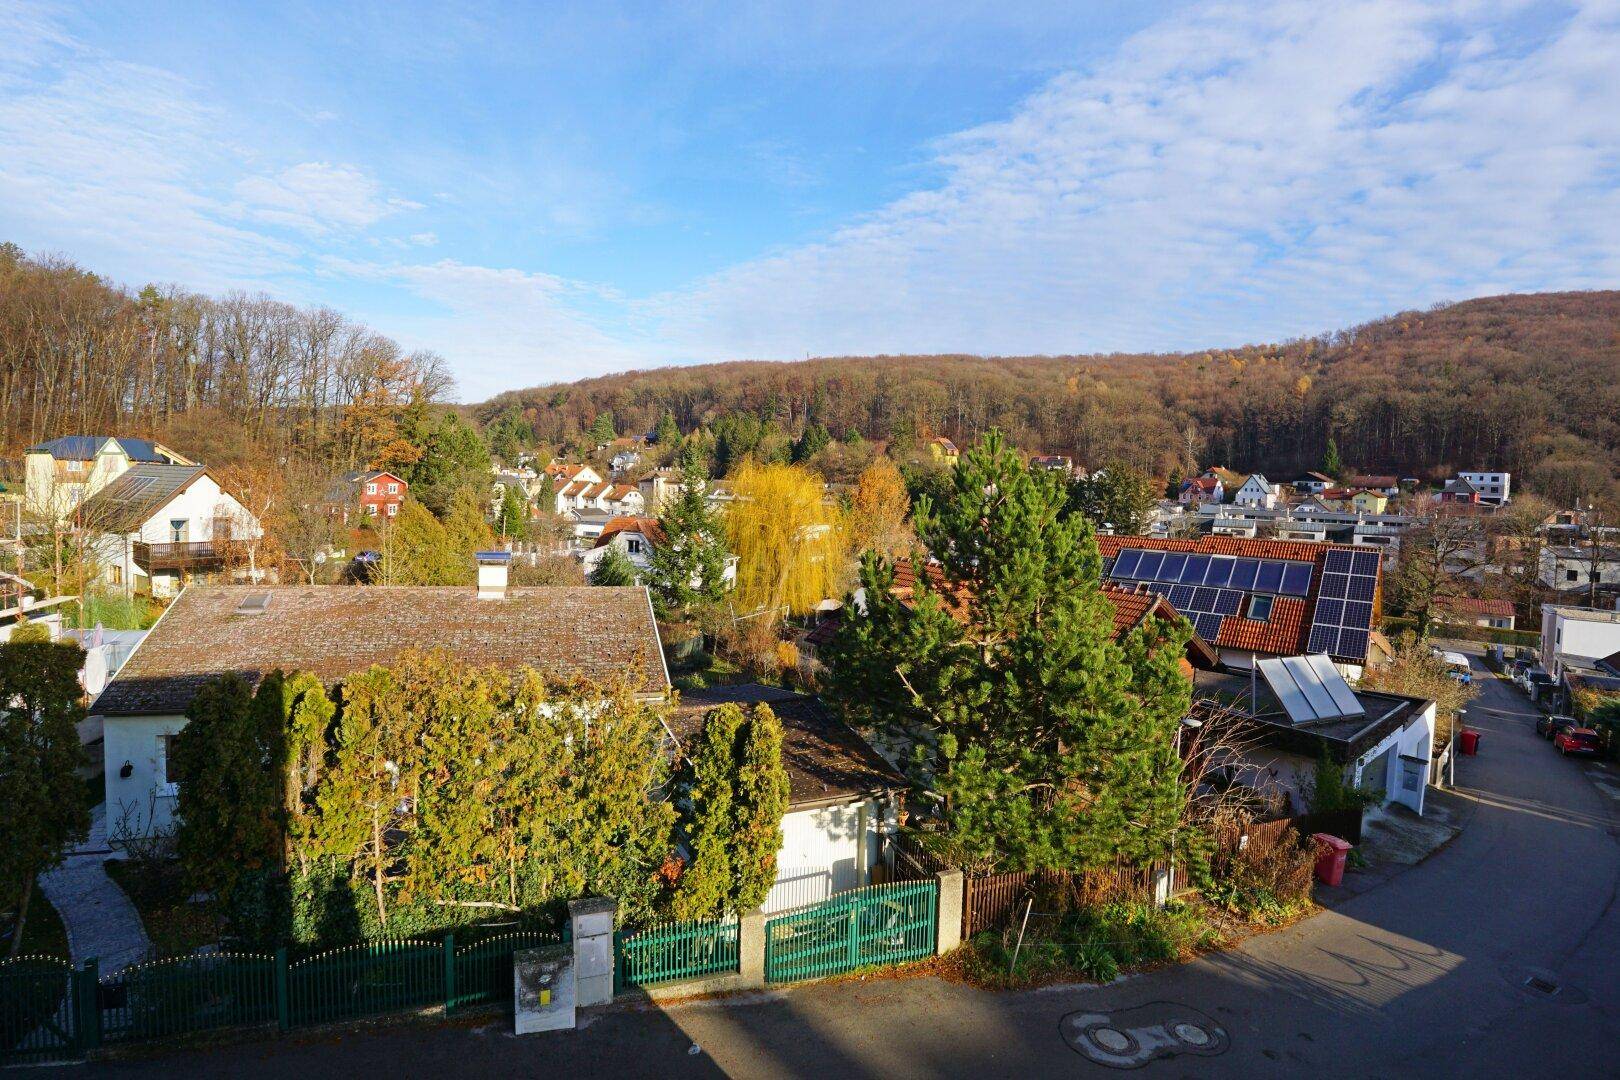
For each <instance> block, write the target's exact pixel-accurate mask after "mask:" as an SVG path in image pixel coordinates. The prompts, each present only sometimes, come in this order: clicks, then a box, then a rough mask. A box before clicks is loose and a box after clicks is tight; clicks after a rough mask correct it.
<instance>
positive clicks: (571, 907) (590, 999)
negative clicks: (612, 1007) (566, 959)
mask: <svg viewBox="0 0 1620 1080" xmlns="http://www.w3.org/2000/svg"><path fill="white" fill-rule="evenodd" d="M618 910H619V905H618V902H617V901H614V900H610V899H607V898H606V897H588V898H586V899H584V900H570V901H569V902H568V923H569V927H570V929H571V930H572V932H573V938H574V1004H575V1005H601V1004H603V1003H605V1002H609V1001H612V1000H613V924H614V920H615V917H616V916H617V915H618Z"/></svg>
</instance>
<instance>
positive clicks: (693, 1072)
mask: <svg viewBox="0 0 1620 1080" xmlns="http://www.w3.org/2000/svg"><path fill="white" fill-rule="evenodd" d="M1480 673H1481V677H1482V680H1483V682H1484V691H1483V694H1482V696H1481V698H1480V699H1479V700H1478V701H1477V702H1476V703H1475V704H1474V706H1473V707H1472V716H1471V722H1472V724H1473V725H1474V726H1475V727H1477V728H1479V729H1480V730H1481V731H1482V732H1483V746H1482V752H1481V756H1479V757H1475V758H1464V759H1462V761H1461V762H1460V764H1459V767H1458V770H1457V776H1458V782H1459V784H1460V785H1461V786H1462V787H1463V788H1464V791H1465V793H1466V794H1468V795H1470V796H1471V797H1473V798H1474V799H1475V800H1476V808H1475V810H1474V811H1473V813H1472V816H1471V818H1470V820H1469V823H1468V826H1467V828H1466V829H1465V830H1464V832H1463V834H1462V836H1461V837H1460V838H1458V839H1457V840H1456V841H1455V842H1454V843H1452V844H1451V845H1450V846H1448V847H1446V848H1445V849H1443V850H1442V851H1440V852H1439V853H1437V854H1436V855H1434V856H1433V857H1432V858H1431V859H1429V860H1428V861H1427V862H1425V863H1423V864H1422V865H1420V866H1418V867H1416V868H1415V869H1413V870H1410V871H1408V872H1406V873H1405V874H1402V875H1401V876H1399V877H1396V878H1394V879H1393V880H1392V881H1390V882H1389V883H1388V884H1386V885H1384V886H1383V887H1381V888H1378V889H1376V890H1373V891H1371V892H1368V893H1364V894H1362V895H1360V896H1357V897H1354V898H1351V899H1349V900H1347V901H1346V902H1345V903H1344V904H1342V905H1341V906H1339V907H1337V908H1335V909H1334V910H1332V911H1329V912H1326V913H1324V914H1322V915H1319V916H1317V917H1315V918H1313V919H1310V920H1308V921H1307V922H1304V923H1301V924H1299V925H1298V926H1295V927H1293V928H1291V929H1289V930H1287V931H1284V932H1281V933H1277V934H1273V935H1270V936H1267V937H1263V938H1257V939H1254V940H1252V941H1250V942H1249V943H1247V944H1246V945H1245V946H1244V947H1243V948H1241V949H1238V950H1235V951H1233V952H1231V953H1226V954H1222V955H1219V956H1213V957H1208V958H1205V959H1203V960H1201V961H1199V962H1197V963H1195V964H1190V965H1187V966H1184V967H1177V968H1171V969H1165V970H1163V971H1160V972H1157V973H1154V974H1152V975H1148V976H1145V977H1140V978H1136V979H1132V980H1128V981H1126V982H1123V983H1117V984H1114V985H1112V986H1108V987H1100V988H1099V987H1080V988H1063V989H1054V990H1047V991H1039V992H1031V993H1024V994H989V993H983V992H980V991H975V990H971V989H967V988H964V987H960V986H954V985H949V984H946V983H942V982H939V981H937V980H931V979H928V980H907V981H873V982H867V983H862V984H858V985H853V986H852V985H849V984H845V985H841V986H837V987H820V988H816V987H810V988H805V989H802V990H799V991H794V992H788V993H777V994H764V995H760V996H759V997H758V998H756V999H753V1000H752V1001H751V1002H749V1003H738V1002H736V1001H732V1002H727V1003H723V1004H721V1003H702V1004H691V1005H685V1006H671V1007H669V1008H667V1009H665V1010H662V1011H648V1012H641V1013H636V1012H614V1013H609V1014H607V1015H603V1016H600V1017H598V1018H597V1019H596V1020H595V1022H594V1023H592V1024H591V1025H590V1026H589V1027H587V1028H586V1029H584V1030H583V1031H580V1032H574V1033H568V1034H563V1035H555V1036H549V1035H548V1036H531V1037H529V1038H527V1039H523V1040H519V1039H516V1038H513V1037H511V1036H508V1035H506V1034H505V1033H504V1031H503V1030H502V1028H504V1026H505V1025H500V1026H491V1027H485V1028H459V1029H449V1030H446V1029H442V1028H420V1029H397V1028H396V1029H392V1030H387V1031H377V1032H370V1033H363V1034H348V1035H344V1036H341V1037H327V1038H320V1039H312V1040H310V1041H307V1042H271V1043H263V1044H255V1045H252V1046H248V1047H243V1046H233V1047H228V1048H220V1049H215V1050H209V1051H200V1052H193V1053H190V1054H185V1055H178V1056H169V1057H166V1058H163V1059H160V1060H155V1061H153V1062H150V1063H129V1064H122V1065H110V1066H103V1067H102V1068H103V1070H104V1071H114V1072H123V1073H130V1074H151V1075H158V1074H162V1075H199V1076H203V1075H207V1076H214V1075H217V1076H227V1075H229V1076H236V1077H259V1076H263V1077H270V1076H286V1075H295V1076H299V1077H324V1076H334V1077H336V1076H344V1077H348V1076H354V1075H375V1074H377V1073H379V1072H382V1073H385V1074H387V1075H390V1076H419V1075H434V1076H440V1075H457V1076H475V1075H476V1076H485V1075H501V1076H528V1075H532V1076H661V1077H687V1076H691V1077H715V1076H793V1077H814V1078H817V1080H825V1078H829V1077H843V1076H883V1077H909V1076H960V1077H985V1076H1024V1077H1044V1076H1091V1075H1119V1074H1118V1073H1117V1072H1116V1071H1115V1070H1113V1069H1109V1068H1106V1067H1104V1066H1101V1065H1098V1064H1095V1063H1094V1062H1093V1061H1091V1060H1090V1059H1088V1058H1085V1057H1082V1056H1080V1055H1079V1054H1078V1053H1076V1052H1075V1051H1074V1050H1072V1049H1070V1048H1069V1047H1068V1045H1067V1044H1066V1043H1065V1042H1064V1040H1063V1038H1062V1035H1061V1033H1060V1026H1061V1023H1062V1021H1063V1018H1064V1017H1065V1016H1067V1015H1070V1014H1073V1013H1076V1012H1079V1011H1087V1012H1096V1013H1102V1014H1108V1015H1111V1016H1117V1015H1118V1014H1119V1012H1120V1011H1122V1010H1128V1009H1134V1008H1139V1007H1144V1006H1146V1007H1150V1008H1151V1007H1152V1005H1151V1003H1156V1002H1170V1003H1176V1004H1178V1005H1180V1006H1192V1007H1195V1008H1197V1009H1198V1010H1200V1011H1202V1012H1203V1013H1204V1014H1206V1015H1207V1016H1209V1017H1210V1018H1212V1019H1213V1020H1214V1021H1215V1022H1216V1023H1218V1024H1219V1025H1220V1026H1222V1027H1223V1028H1224V1029H1225V1032H1226V1033H1227V1037H1228V1040H1229V1047H1228V1048H1227V1049H1225V1051H1224V1052H1223V1053H1221V1054H1220V1055H1219V1056H1215V1057H1190V1056H1182V1057H1177V1058H1174V1059H1170V1060H1159V1061H1154V1062H1152V1063H1150V1064H1148V1065H1146V1066H1144V1067H1143V1068H1142V1069H1141V1070H1140V1072H1139V1073H1138V1074H1137V1075H1142V1076H1148V1077H1152V1076H1184V1075H1198V1076H1233V1077H1257V1076H1312V1077H1337V1076H1346V1077H1383V1076H1390V1077H1393V1076H1410V1075H1418V1076H1474V1077H1478V1076H1513V1077H1544V1076H1545V1077H1559V1078H1561V1080H1572V1078H1576V1077H1588V1076H1611V1077H1612V1076H1617V1075H1620V914H1617V910H1616V908H1617V905H1616V903H1615V896H1616V888H1617V885H1620V843H1617V841H1616V830H1615V824H1616V822H1617V820H1620V815H1617V814H1616V808H1615V805H1614V804H1612V803H1611V801H1610V799H1609V797H1608V796H1607V795H1606V794H1605V793H1604V791H1603V790H1601V789H1600V788H1599V787H1598V786H1597V785H1595V784H1594V783H1593V781H1592V777H1591V775H1590V774H1591V773H1592V772H1593V771H1594V769H1595V767H1594V766H1589V765H1584V764H1582V763H1579V762H1576V761H1570V760H1565V759H1563V758H1560V757H1559V756H1558V755H1557V754H1555V753H1554V752H1553V751H1552V750H1551V749H1550V748H1549V747H1548V745H1547V744H1546V743H1545V742H1543V741H1541V740H1539V739H1537V738H1536V737H1535V734H1534V731H1533V729H1532V723H1533V720H1534V714H1533V713H1532V712H1530V710H1529V709H1528V707H1527V706H1526V705H1525V702H1524V699H1523V698H1522V697H1521V696H1519V695H1518V694H1517V692H1516V691H1514V690H1512V689H1510V688H1509V687H1508V686H1507V685H1506V684H1502V683H1498V682H1497V681H1496V680H1495V679H1494V678H1492V677H1491V676H1489V675H1488V674H1486V673H1484V670H1483V668H1481V669H1480ZM1614 790H1615V792H1616V793H1617V794H1620V786H1614ZM1532 973H1539V974H1541V975H1543V976H1544V977H1546V978H1548V979H1550V980H1551V981H1552V982H1554V983H1556V984H1557V985H1558V987H1559V990H1558V992H1557V993H1556V994H1554V995H1552V996H1551V997H1550V998H1548V997H1544V996H1542V995H1541V994H1538V993H1537V992H1535V991H1533V990H1531V989H1528V988H1526V987H1524V986H1523V983H1524V980H1525V979H1526V978H1527V977H1529V976H1530V975H1531V974H1532ZM694 1042H696V1043H697V1044H699V1045H700V1046H701V1048H702V1050H701V1052H700V1053H696V1054H693V1053H689V1049H690V1047H691V1046H692V1044H693V1043H694Z"/></svg>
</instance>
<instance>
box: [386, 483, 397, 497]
mask: <svg viewBox="0 0 1620 1080" xmlns="http://www.w3.org/2000/svg"><path fill="white" fill-rule="evenodd" d="M388 494H390V495H398V494H399V485H398V484H389V485H388Z"/></svg>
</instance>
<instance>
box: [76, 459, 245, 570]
mask: <svg viewBox="0 0 1620 1080" xmlns="http://www.w3.org/2000/svg"><path fill="white" fill-rule="evenodd" d="M77 516H78V517H79V519H80V521H81V528H84V529H85V530H87V531H89V532H91V533H93V534H96V535H98V536H99V537H100V539H99V540H98V541H97V542H96V543H95V552H96V560H97V563H98V564H99V573H100V576H101V580H102V581H103V582H104V583H105V584H106V585H108V586H110V587H112V588H116V589H121V590H123V591H124V592H126V593H134V592H135V591H136V590H137V588H138V587H140V586H141V585H142V583H143V582H144V584H145V587H146V589H147V591H149V592H150V593H151V594H152V595H153V596H154V597H158V598H166V597H169V596H173V595H174V594H175V593H176V592H178V591H179V590H180V588H181V586H182V585H183V584H184V583H185V582H186V581H187V580H189V579H190V578H191V577H193V576H195V575H199V574H211V573H216V572H218V571H220V570H222V569H223V568H224V566H225V563H226V559H227V556H228V554H229V552H228V550H227V548H228V547H229V545H231V544H233V543H234V544H238V545H241V546H243V548H244V561H246V562H249V563H251V562H252V558H251V556H255V555H256V552H253V551H251V547H252V545H253V544H254V543H256V542H257V541H259V540H260V539H261V538H262V537H263V536H264V530H263V528H262V527H261V526H260V525H259V522H258V519H257V518H255V517H254V516H253V514H251V513H250V512H249V511H248V510H247V508H246V507H244V506H243V505H242V504H241V503H240V502H238V501H237V500H236V497H235V496H233V495H232V494H231V493H230V492H228V491H225V490H223V489H222V488H221V487H220V486H219V482H218V481H217V480H215V479H214V478H213V476H212V475H210V474H209V472H208V470H207V469H206V468H204V467H203V466H201V465H145V464H142V465H132V466H130V467H129V468H128V469H126V470H125V471H124V472H123V473H122V474H121V475H120V476H119V477H118V479H116V480H114V481H113V482H112V483H110V484H108V485H107V486H106V487H104V488H102V489H101V490H100V491H98V492H96V493H95V494H94V495H92V496H90V497H89V498H88V499H86V500H85V501H84V503H83V504H82V505H81V506H80V508H79V512H78V515H77ZM247 572H248V573H250V574H251V573H253V572H259V573H262V572H263V571H262V570H259V569H258V567H257V566H254V567H253V568H252V570H250V571H247Z"/></svg>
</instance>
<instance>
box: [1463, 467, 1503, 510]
mask: <svg viewBox="0 0 1620 1080" xmlns="http://www.w3.org/2000/svg"><path fill="white" fill-rule="evenodd" d="M1457 479H1459V480H1465V481H1467V482H1468V483H1469V484H1470V485H1471V486H1472V487H1473V488H1474V490H1475V491H1477V492H1479V499H1480V501H1481V502H1487V503H1494V504H1496V505H1498V506H1505V505H1506V504H1507V503H1509V502H1511V501H1512V498H1513V474H1512V473H1508V472H1462V471H1459V472H1458V473H1457Z"/></svg>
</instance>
